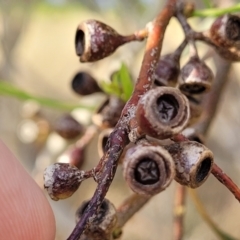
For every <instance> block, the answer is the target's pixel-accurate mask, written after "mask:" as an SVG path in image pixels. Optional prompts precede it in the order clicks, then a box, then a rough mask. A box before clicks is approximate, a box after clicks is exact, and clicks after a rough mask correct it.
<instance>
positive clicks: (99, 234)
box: [76, 199, 117, 240]
mask: <svg viewBox="0 0 240 240" xmlns="http://www.w3.org/2000/svg"><path fill="white" fill-rule="evenodd" d="M88 203H89V201H85V202H83V203H82V204H81V206H80V207H79V208H78V210H77V212H76V222H78V221H79V219H80V218H81V216H82V215H83V213H84V211H85V210H86V209H87V206H88ZM116 223H117V214H116V209H115V207H114V205H113V204H112V203H111V202H110V201H109V200H107V199H104V201H103V203H102V205H101V207H100V209H99V210H98V212H97V214H96V216H95V218H94V219H93V220H92V221H91V224H90V226H89V228H87V229H86V231H85V232H84V235H83V236H82V237H81V238H80V240H83V239H94V240H109V239H112V237H111V235H112V230H113V228H114V227H115V225H116Z"/></svg>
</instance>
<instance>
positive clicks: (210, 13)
mask: <svg viewBox="0 0 240 240" xmlns="http://www.w3.org/2000/svg"><path fill="white" fill-rule="evenodd" d="M239 11H240V4H239V3H238V4H235V5H234V6H231V7H229V8H207V9H203V10H195V11H194V12H193V14H192V17H219V16H222V15H224V14H228V13H234V12H239Z"/></svg>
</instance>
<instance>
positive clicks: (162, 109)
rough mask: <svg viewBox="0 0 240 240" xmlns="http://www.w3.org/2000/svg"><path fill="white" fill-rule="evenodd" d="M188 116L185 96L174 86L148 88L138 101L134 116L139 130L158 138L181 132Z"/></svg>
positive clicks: (187, 104) (188, 111) (188, 110)
mask: <svg viewBox="0 0 240 240" xmlns="http://www.w3.org/2000/svg"><path fill="white" fill-rule="evenodd" d="M189 116H190V109H189V103H188V100H187V98H186V97H185V96H184V95H183V94H182V93H181V92H180V91H179V90H178V89H176V88H171V87H161V88H154V89H151V90H149V91H148V92H147V93H146V94H145V95H144V96H143V97H142V98H141V100H140V101H139V104H138V106H137V111H136V117H137V121H138V124H139V127H140V128H141V130H142V131H143V132H144V133H145V134H147V135H149V136H151V137H155V138H158V139H166V138H170V137H171V136H173V135H174V134H177V133H179V132H181V131H182V130H183V129H184V127H185V126H186V125H187V123H188V120H189Z"/></svg>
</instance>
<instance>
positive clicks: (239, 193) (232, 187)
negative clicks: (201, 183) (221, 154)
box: [212, 163, 240, 202]
mask: <svg viewBox="0 0 240 240" xmlns="http://www.w3.org/2000/svg"><path fill="white" fill-rule="evenodd" d="M212 174H213V175H214V177H215V178H217V180H218V181H219V182H220V183H222V184H223V185H224V186H225V187H227V188H228V190H229V191H230V192H232V194H233V195H234V196H235V198H236V199H237V200H238V201H239V202H240V189H239V188H238V186H237V185H236V184H235V183H234V182H233V181H232V179H231V178H230V177H229V176H228V175H227V174H226V173H224V172H223V170H222V169H221V168H220V167H218V166H217V164H215V163H214V165H213V168H212Z"/></svg>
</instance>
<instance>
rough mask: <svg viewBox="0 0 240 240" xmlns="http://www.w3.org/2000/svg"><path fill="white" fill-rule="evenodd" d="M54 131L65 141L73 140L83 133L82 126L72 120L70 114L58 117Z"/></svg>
mask: <svg viewBox="0 0 240 240" xmlns="http://www.w3.org/2000/svg"><path fill="white" fill-rule="evenodd" d="M54 130H55V131H56V132H57V133H58V134H59V135H60V136H61V137H63V138H65V139H74V138H76V137H78V136H80V135H81V134H83V132H84V130H85V129H84V126H83V125H82V124H80V123H79V122H78V121H77V120H75V119H74V117H72V116H71V115H70V114H66V115H63V116H61V117H59V118H58V119H57V120H56V122H55V126H54Z"/></svg>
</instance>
